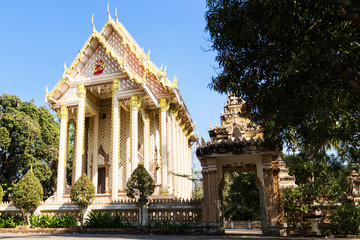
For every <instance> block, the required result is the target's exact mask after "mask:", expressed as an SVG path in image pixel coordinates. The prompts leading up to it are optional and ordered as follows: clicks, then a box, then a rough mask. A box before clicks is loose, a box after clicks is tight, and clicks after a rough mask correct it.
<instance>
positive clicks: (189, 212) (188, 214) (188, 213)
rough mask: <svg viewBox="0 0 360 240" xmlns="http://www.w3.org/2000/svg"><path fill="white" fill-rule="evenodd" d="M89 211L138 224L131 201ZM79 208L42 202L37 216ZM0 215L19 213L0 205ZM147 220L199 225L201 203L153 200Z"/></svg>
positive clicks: (97, 205)
mask: <svg viewBox="0 0 360 240" xmlns="http://www.w3.org/2000/svg"><path fill="white" fill-rule="evenodd" d="M89 210H91V211H101V212H110V213H111V215H115V214H119V215H120V216H125V217H127V218H128V219H129V220H130V221H133V222H139V207H138V206H137V205H135V203H134V202H133V201H132V200H129V199H127V200H126V199H125V200H121V201H118V202H115V203H95V204H92V205H90V207H89ZM78 212H79V208H78V206H76V205H75V204H73V203H72V202H71V201H67V202H65V203H63V204H58V203H55V202H42V203H41V204H40V206H39V207H38V209H37V210H36V213H37V214H56V215H65V214H78ZM0 213H10V214H16V213H21V211H20V210H19V209H18V208H16V207H15V206H14V204H13V202H3V203H2V204H0ZM148 219H149V220H162V219H167V220H170V221H174V222H176V221H189V222H190V223H195V224H197V223H201V202H199V201H185V200H184V201H181V200H176V199H154V200H151V202H150V203H149V205H148Z"/></svg>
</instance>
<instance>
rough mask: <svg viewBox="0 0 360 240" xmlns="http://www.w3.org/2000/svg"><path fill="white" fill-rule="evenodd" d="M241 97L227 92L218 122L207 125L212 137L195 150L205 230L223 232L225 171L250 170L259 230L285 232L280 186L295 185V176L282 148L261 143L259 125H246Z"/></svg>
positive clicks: (282, 187)
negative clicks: (258, 207)
mask: <svg viewBox="0 0 360 240" xmlns="http://www.w3.org/2000/svg"><path fill="white" fill-rule="evenodd" d="M243 104H244V102H243V101H242V99H240V98H238V97H235V96H233V95H229V96H228V99H227V102H226V103H225V106H224V110H225V112H224V113H222V114H221V117H220V118H221V126H218V125H217V124H216V123H215V127H214V128H212V127H211V125H210V130H209V134H210V138H211V141H208V142H207V143H206V142H205V141H204V139H202V141H201V144H200V143H198V145H197V151H196V154H197V156H198V158H199V159H200V162H201V166H202V174H203V190H204V198H203V203H202V215H203V216H202V218H203V226H204V230H205V231H208V232H209V233H223V232H224V219H223V214H222V188H223V185H224V174H225V173H226V172H249V171H253V172H255V173H256V174H255V175H256V177H255V178H256V179H255V180H256V184H257V186H258V189H259V199H260V212H261V226H262V232H263V234H266V235H283V234H285V233H286V231H285V227H286V223H285V220H284V206H283V199H282V196H281V189H284V188H287V187H295V186H296V185H295V179H294V177H291V176H289V175H288V170H287V169H286V167H285V164H284V162H283V161H282V160H281V158H280V154H281V149H266V148H264V147H263V144H262V142H263V140H262V139H263V134H262V133H261V130H260V128H259V127H258V126H253V125H252V126H251V125H249V123H250V120H249V119H248V118H246V116H245V115H244V114H243V112H242V111H241V107H242V105H243Z"/></svg>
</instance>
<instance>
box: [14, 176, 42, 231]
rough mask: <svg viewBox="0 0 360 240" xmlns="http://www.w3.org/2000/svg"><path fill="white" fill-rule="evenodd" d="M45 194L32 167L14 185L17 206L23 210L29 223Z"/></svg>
mask: <svg viewBox="0 0 360 240" xmlns="http://www.w3.org/2000/svg"><path fill="white" fill-rule="evenodd" d="M43 194H44V191H43V188H42V185H41V183H40V181H39V179H38V178H37V177H36V176H35V175H34V173H33V171H32V170H31V169H30V171H29V172H28V173H26V174H25V176H24V177H22V178H21V179H20V181H19V182H18V183H16V184H15V185H14V187H13V197H14V204H15V207H17V208H19V209H20V210H21V212H22V214H23V216H24V219H25V220H26V223H27V224H28V225H30V221H29V217H30V215H31V214H32V213H33V212H34V211H35V210H36V208H37V207H38V206H39V205H40V201H41V200H42V198H43Z"/></svg>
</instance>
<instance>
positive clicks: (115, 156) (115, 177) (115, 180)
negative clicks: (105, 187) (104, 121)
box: [111, 78, 120, 201]
mask: <svg viewBox="0 0 360 240" xmlns="http://www.w3.org/2000/svg"><path fill="white" fill-rule="evenodd" d="M118 89H119V80H118V79H117V78H114V79H113V97H112V105H113V106H112V163H111V174H112V184H111V200H112V201H116V200H117V198H118V191H119V187H118V184H119V173H118V172H119V138H120V128H119V123H120V118H119V100H118V98H117V96H116V92H117V90H118Z"/></svg>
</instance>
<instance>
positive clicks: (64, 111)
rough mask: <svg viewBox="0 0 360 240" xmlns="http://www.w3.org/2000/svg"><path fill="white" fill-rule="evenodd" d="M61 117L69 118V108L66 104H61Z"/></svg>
mask: <svg viewBox="0 0 360 240" xmlns="http://www.w3.org/2000/svg"><path fill="white" fill-rule="evenodd" d="M60 118H61V119H66V118H68V109H67V106H66V105H65V104H64V105H61V106H60Z"/></svg>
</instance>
